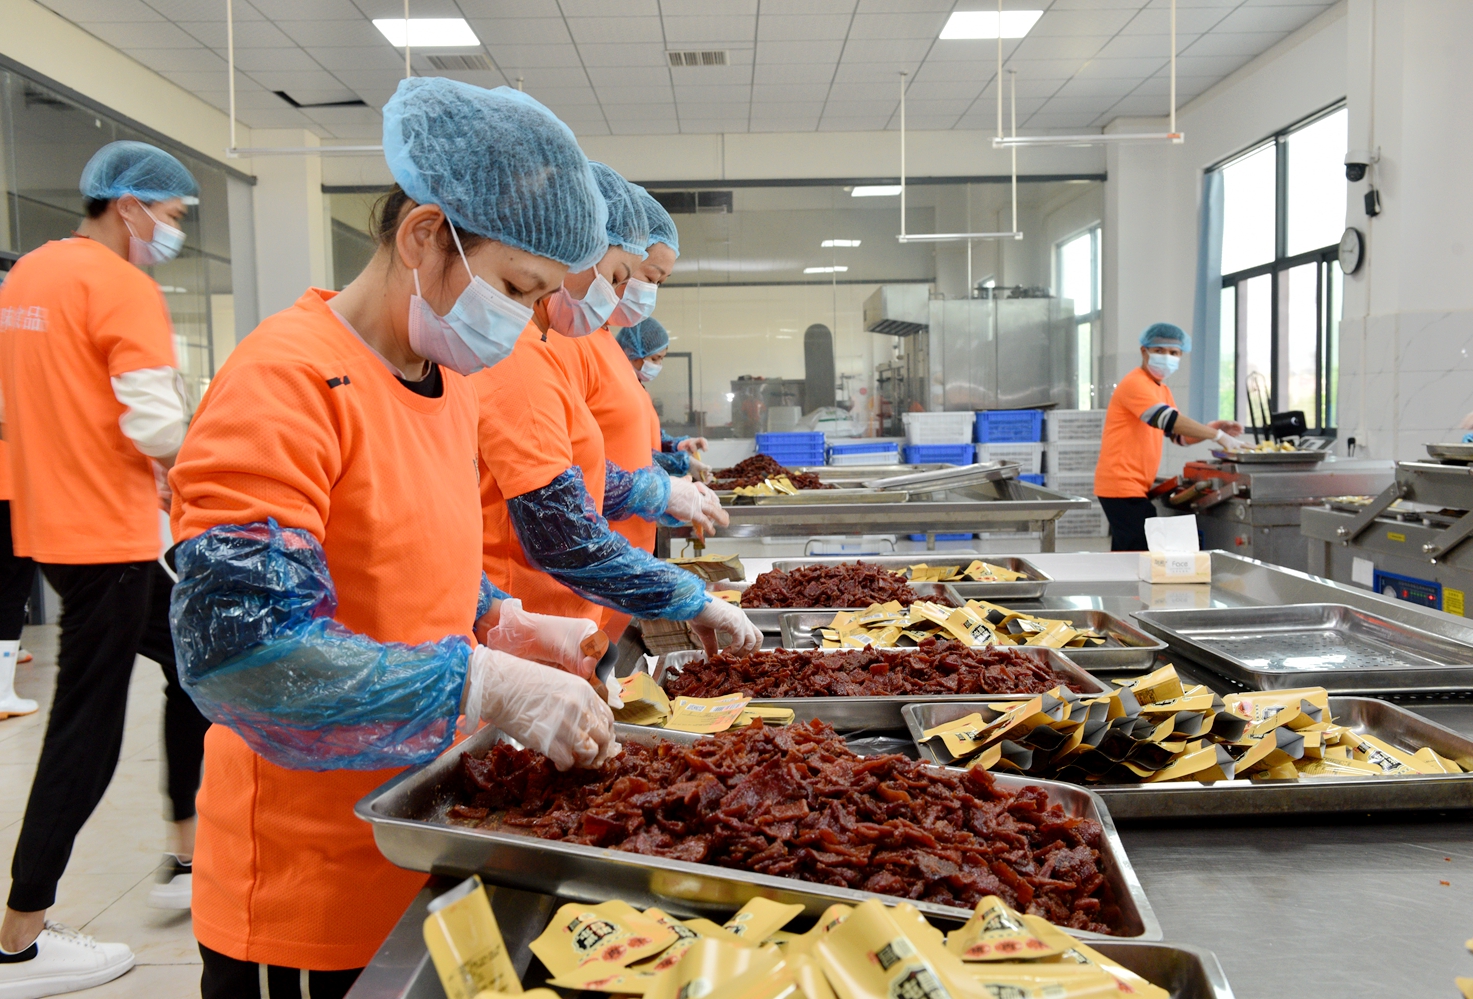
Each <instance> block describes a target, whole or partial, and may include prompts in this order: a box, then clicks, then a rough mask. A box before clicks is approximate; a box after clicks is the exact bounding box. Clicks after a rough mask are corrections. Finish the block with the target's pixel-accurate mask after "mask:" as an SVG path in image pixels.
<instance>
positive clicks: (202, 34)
mask: <svg viewBox="0 0 1473 999" xmlns="http://www.w3.org/2000/svg"><path fill="white" fill-rule="evenodd" d="M179 27H180V28H182V29H183V30H184V31H186V32H188V33H189V36H190V37H191V38H196V39H198V40H199V41H200V42H202V43H203V44H205V45H208V46H209V47H210V48H212V49H215V50H216V51H218V52H221V53H224V51H225V41H226V38H225V22H224V21H180V22H179ZM374 34H378V32H374ZM379 37H380V38H382V37H383V36H379ZM293 44H295V43H294V42H293V41H292V40H291V38H289V37H288V36H287V35H286V34H285V33H284V32H282V30H281V29H280V28H278V27H277V26H276V25H274V24H272V23H271V22H270V21H237V22H235V48H236V50H237V51H239V50H240V49H269V48H279V47H284V46H289V45H293Z"/></svg>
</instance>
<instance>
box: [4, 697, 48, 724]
mask: <svg viewBox="0 0 1473 999" xmlns="http://www.w3.org/2000/svg"><path fill="white" fill-rule="evenodd" d="M39 708H40V705H39V704H37V703H36V702H35V701H33V700H31V699H30V698H29V697H16V696H15V695H14V694H11V695H10V696H9V697H7V698H5V699H4V700H3V701H0V720H3V719H6V718H14V717H16V716H17V715H33V714H35V713H36V711H37V709H39Z"/></svg>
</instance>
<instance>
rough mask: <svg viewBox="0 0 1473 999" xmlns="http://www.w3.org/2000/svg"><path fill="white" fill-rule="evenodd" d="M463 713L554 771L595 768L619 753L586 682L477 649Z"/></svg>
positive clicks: (604, 708) (609, 719)
mask: <svg viewBox="0 0 1473 999" xmlns="http://www.w3.org/2000/svg"><path fill="white" fill-rule="evenodd" d="M469 673H470V675H469V678H468V679H467V682H466V696H465V714H466V716H467V717H468V718H480V719H481V720H483V721H485V722H486V723H487V724H489V725H495V726H496V727H497V728H499V729H501V730H502V731H503V732H505V733H506V734H507V735H509V736H511V737H512V738H513V739H515V740H517V742H520V743H521V744H522V745H523V746H525V747H526V748H528V749H533V750H536V751H537V752H539V753H541V754H542V755H544V756H546V757H547V758H548V759H550V760H551V761H552V764H553V766H555V767H557V768H558V769H559V770H567V769H569V768H570V767H575V766H577V767H601V766H603V765H604V764H605V763H607V762H608V761H609V760H611V759H613V758H614V757H615V756H617V755H618V754H619V751H620V749H621V748H622V747H621V746H620V745H619V743H618V742H617V741H615V739H614V714H613V712H612V711H610V710H609V706H608V705H607V704H605V703H604V702H603V701H602V700H600V699H599V696H598V695H597V694H595V693H594V691H593V687H592V686H590V685H589V683H588V681H586V680H581V679H579V678H578V677H576V676H573V675H572V674H571V673H564V672H562V671H561V670H558V669H553V668H551V667H548V666H542V665H540V664H538V663H534V662H529V661H528V660H526V659H518V658H517V657H516V656H513V655H509V654H508V653H505V652H499V651H497V650H496V649H488V648H487V647H486V646H484V645H479V646H477V647H476V650H475V651H474V652H472V653H471V661H470V671H469Z"/></svg>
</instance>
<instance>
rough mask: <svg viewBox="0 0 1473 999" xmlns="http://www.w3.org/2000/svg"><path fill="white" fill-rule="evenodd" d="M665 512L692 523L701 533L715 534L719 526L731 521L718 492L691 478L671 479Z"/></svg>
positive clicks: (679, 519)
mask: <svg viewBox="0 0 1473 999" xmlns="http://www.w3.org/2000/svg"><path fill="white" fill-rule="evenodd" d="M665 513H666V514H668V515H669V516H671V517H674V518H675V519H676V520H678V521H680V522H682V523H686V524H690V525H691V526H692V527H694V528H695V529H696V533H697V534H700V535H708V534H715V533H716V528H717V527H718V526H719V527H725V526H726V525H727V524H729V523H731V518H730V517H728V516H727V515H726V511H725V510H723V509H721V500H719V499H718V498H717V497H716V494H715V493H713V492H712V491H711V490H710V489H709V488H707V487H706V486H704V485H702V484H700V483H697V482H692V481H691V480H690V479H689V478H672V479H671V480H670V502H669V503H667V504H666V505H665Z"/></svg>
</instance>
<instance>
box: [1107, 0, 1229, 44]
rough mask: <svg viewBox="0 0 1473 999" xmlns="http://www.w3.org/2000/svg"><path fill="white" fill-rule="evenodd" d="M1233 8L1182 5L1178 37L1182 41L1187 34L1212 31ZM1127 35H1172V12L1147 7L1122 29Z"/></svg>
mask: <svg viewBox="0 0 1473 999" xmlns="http://www.w3.org/2000/svg"><path fill="white" fill-rule="evenodd" d="M1230 10H1231V8H1223V7H1181V8H1178V9H1177V12H1176V37H1177V40H1178V41H1180V40H1181V39H1182V37H1184V36H1186V35H1200V34H1201V33H1202V32H1204V31H1210V30H1211V29H1212V28H1214V27H1216V26H1217V25H1218V23H1219V22H1220V21H1222V19H1223V18H1224V17H1225V16H1227V14H1228V12H1229V11H1230ZM1121 34H1125V35H1163V36H1167V37H1170V34H1171V12H1170V11H1169V10H1165V9H1159V8H1157V9H1150V8H1148V9H1145V10H1142V11H1140V12H1139V13H1138V14H1136V16H1135V17H1133V18H1131V20H1130V23H1129V24H1127V25H1126V26H1125V28H1124V29H1123V30H1122V31H1121Z"/></svg>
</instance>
